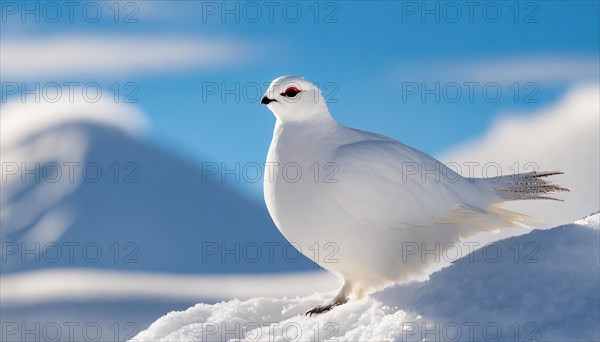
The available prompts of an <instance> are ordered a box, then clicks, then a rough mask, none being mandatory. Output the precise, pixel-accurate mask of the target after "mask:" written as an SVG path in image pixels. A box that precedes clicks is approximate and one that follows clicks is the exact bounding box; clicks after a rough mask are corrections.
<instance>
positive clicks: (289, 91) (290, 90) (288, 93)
mask: <svg viewBox="0 0 600 342" xmlns="http://www.w3.org/2000/svg"><path fill="white" fill-rule="evenodd" d="M300 92H301V90H300V89H298V88H296V87H289V88H287V89H286V90H285V92H283V93H281V95H282V96H287V97H296V95H298V93H300Z"/></svg>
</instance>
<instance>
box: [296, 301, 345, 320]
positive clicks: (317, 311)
mask: <svg viewBox="0 0 600 342" xmlns="http://www.w3.org/2000/svg"><path fill="white" fill-rule="evenodd" d="M347 301H348V300H344V301H334V302H331V303H327V304H325V305H318V306H315V307H314V308H312V309H310V310H308V311H306V314H305V315H306V316H308V317H312V315H320V314H322V313H325V312H327V311H329V310H331V309H333V308H335V307H336V306H340V305H342V304H344V303H346V302H347Z"/></svg>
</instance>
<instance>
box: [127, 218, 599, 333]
mask: <svg viewBox="0 0 600 342" xmlns="http://www.w3.org/2000/svg"><path fill="white" fill-rule="evenodd" d="M599 217H600V214H598V213H596V214H593V215H591V216H588V217H586V218H585V219H583V220H579V221H576V222H574V223H572V224H568V225H564V226H559V227H556V228H553V229H547V230H534V231H532V232H531V233H528V234H525V235H521V236H518V237H512V238H508V239H504V240H501V241H498V242H495V243H494V244H492V245H487V246H485V247H483V248H481V249H478V250H476V251H474V252H473V253H471V254H469V255H467V256H465V257H463V258H461V259H459V260H458V261H456V262H455V263H453V264H452V265H451V266H449V267H446V268H444V269H442V270H440V271H438V272H435V273H434V274H432V275H431V277H430V279H429V280H427V281H425V282H419V283H409V284H401V285H395V286H392V287H389V288H386V289H384V290H382V291H380V292H377V293H374V294H371V295H368V296H366V297H365V298H363V299H361V300H358V301H353V302H350V303H348V304H346V305H344V306H341V307H338V308H335V309H334V310H332V311H330V312H328V313H325V314H323V315H319V316H314V317H306V316H304V312H305V311H306V310H308V309H310V308H312V307H313V306H315V305H317V304H322V303H323V302H325V301H327V300H328V299H330V298H331V296H333V295H334V293H335V292H330V293H316V294H313V295H310V296H306V297H301V296H297V297H293V298H287V297H283V298H253V299H250V300H246V301H240V300H237V299H236V300H231V301H226V302H221V303H217V304H214V305H207V304H197V305H195V306H193V307H191V308H189V309H187V310H185V311H180V312H177V311H175V312H171V313H168V314H167V315H165V316H163V317H161V318H160V319H158V320H157V321H156V322H155V323H153V324H152V325H151V326H150V327H149V328H148V329H146V330H145V331H142V332H141V333H139V334H138V335H137V336H135V337H134V339H133V340H139V341H155V340H163V341H189V340H205V341H217V340H231V339H244V340H252V341H263V340H264V341H266V340H269V341H271V340H273V341H290V340H292V341H297V340H303V341H304V340H310V341H312V340H343V341H346V340H377V341H387V340H396V341H421V340H427V341H439V340H449V341H452V340H460V341H465V340H467V341H473V340H476V341H480V340H492V341H504V340H510V341H522V340H525V341H528V340H542V341H548V340H551V341H577V340H587V341H589V340H593V341H597V340H599V339H600V331H599V327H600V323H599V322H600V255H599V250H600V243H599V238H600V230H599V228H598V226H599V221H600V219H599Z"/></svg>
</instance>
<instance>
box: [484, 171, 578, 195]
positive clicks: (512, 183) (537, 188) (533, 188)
mask: <svg viewBox="0 0 600 342" xmlns="http://www.w3.org/2000/svg"><path fill="white" fill-rule="evenodd" d="M562 174H563V173H562V172H560V171H542V172H535V171H534V172H528V173H518V174H515V175H509V176H500V177H495V178H486V179H485V181H486V183H488V184H489V185H490V186H491V188H492V189H493V191H494V192H495V193H496V194H497V195H498V197H499V198H500V201H499V202H503V201H513V200H529V199H549V200H556V201H560V200H559V199H556V198H554V197H549V196H546V195H547V194H552V193H556V192H562V191H569V189H567V188H563V187H561V186H559V185H556V184H554V183H551V182H549V181H547V180H545V179H543V178H544V177H548V176H554V175H562Z"/></svg>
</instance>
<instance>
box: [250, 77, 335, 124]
mask: <svg viewBox="0 0 600 342" xmlns="http://www.w3.org/2000/svg"><path fill="white" fill-rule="evenodd" d="M261 104H265V105H267V107H269V109H270V110H271V111H272V112H273V114H275V116H276V117H277V119H279V120H281V121H282V122H292V121H296V122H298V121H307V120H312V119H319V118H326V119H329V118H331V116H330V114H329V110H328V109H327V104H325V99H324V98H323V96H322V95H321V91H320V90H319V88H318V87H317V86H315V85H314V84H312V83H310V82H309V81H307V80H305V79H303V78H302V77H297V76H281V77H278V78H276V79H275V80H273V82H271V85H270V86H269V89H267V92H266V93H265V95H264V96H263V98H262V101H261Z"/></svg>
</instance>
